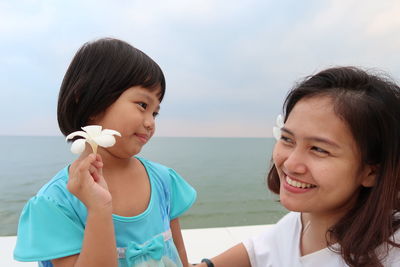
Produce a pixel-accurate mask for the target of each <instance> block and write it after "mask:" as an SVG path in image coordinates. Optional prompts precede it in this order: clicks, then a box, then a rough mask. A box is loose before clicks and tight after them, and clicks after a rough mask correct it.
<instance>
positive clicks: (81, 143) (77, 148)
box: [71, 139, 86, 154]
mask: <svg viewBox="0 0 400 267" xmlns="http://www.w3.org/2000/svg"><path fill="white" fill-rule="evenodd" d="M85 142H86V139H78V140H75V141H74V142H73V143H72V145H71V152H72V153H74V154H81V153H82V152H83V151H84V150H85Z"/></svg>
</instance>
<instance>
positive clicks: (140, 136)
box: [135, 133, 149, 143]
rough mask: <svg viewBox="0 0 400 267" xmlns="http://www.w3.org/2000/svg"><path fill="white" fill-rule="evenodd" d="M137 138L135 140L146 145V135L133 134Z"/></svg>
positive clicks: (147, 138)
mask: <svg viewBox="0 0 400 267" xmlns="http://www.w3.org/2000/svg"><path fill="white" fill-rule="evenodd" d="M135 135H136V136H137V138H138V139H139V140H140V141H141V142H142V143H146V142H147V140H149V137H148V135H147V134H137V133H136V134H135Z"/></svg>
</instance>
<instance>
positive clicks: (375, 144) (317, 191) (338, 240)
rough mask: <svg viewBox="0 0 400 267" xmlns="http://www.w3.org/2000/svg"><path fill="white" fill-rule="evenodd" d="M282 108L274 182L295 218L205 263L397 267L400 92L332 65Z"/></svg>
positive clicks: (399, 240)
mask: <svg viewBox="0 0 400 267" xmlns="http://www.w3.org/2000/svg"><path fill="white" fill-rule="evenodd" d="M284 110H285V113H284V124H283V122H282V124H283V125H280V128H281V129H280V133H279V132H278V137H279V140H278V142H277V143H276V145H275V148H274V152H273V163H274V164H273V166H272V168H271V170H270V172H269V174H268V186H269V188H270V189H271V190H272V191H273V192H274V193H276V194H279V197H280V202H281V203H282V205H283V206H284V207H285V208H287V209H288V210H290V211H291V212H290V213H289V214H287V215H286V216H284V217H283V218H282V219H281V220H280V221H279V222H278V223H277V224H275V225H273V226H268V227H267V229H266V231H265V232H264V233H263V234H261V235H259V236H256V237H254V238H251V239H249V240H247V241H245V242H244V243H242V244H239V245H237V246H235V247H233V248H231V249H230V250H228V251H226V252H225V253H223V254H221V255H219V256H217V257H215V258H214V259H212V260H211V261H210V260H207V259H204V260H203V261H204V263H202V264H201V265H200V266H204V267H205V266H215V267H235V266H236V267H246V266H253V267H265V266H271V267H285V266H287V267H296V266H310V267H311V266H324V267H325V266H327V267H330V266H331V267H336V266H400V248H399V247H400V230H399V227H400V216H399V215H400V213H399V208H400V88H399V87H398V86H397V85H396V84H394V83H393V82H391V81H389V80H387V79H386V78H383V77H379V76H377V75H373V74H369V73H367V72H365V71H363V70H360V69H357V68H351V67H342V68H332V69H327V70H324V71H322V72H320V73H318V74H316V75H314V76H311V77H309V78H307V79H306V80H304V81H303V82H302V83H300V84H299V85H298V86H297V87H296V88H294V89H293V90H292V91H291V92H290V93H289V95H288V97H287V98H286V101H285V105H284Z"/></svg>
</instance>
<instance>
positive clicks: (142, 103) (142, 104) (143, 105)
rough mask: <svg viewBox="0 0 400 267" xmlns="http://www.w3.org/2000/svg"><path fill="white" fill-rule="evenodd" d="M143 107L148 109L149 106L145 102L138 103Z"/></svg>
mask: <svg viewBox="0 0 400 267" xmlns="http://www.w3.org/2000/svg"><path fill="white" fill-rule="evenodd" d="M137 104H138V105H139V106H140V107H141V108H143V109H146V108H147V104H146V103H144V102H139V103H137Z"/></svg>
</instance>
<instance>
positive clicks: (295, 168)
mask: <svg viewBox="0 0 400 267" xmlns="http://www.w3.org/2000/svg"><path fill="white" fill-rule="evenodd" d="M283 167H284V168H285V170H286V171H287V172H289V173H297V174H303V173H305V172H306V171H307V165H306V155H305V153H303V152H302V151H301V150H300V149H299V148H295V149H294V150H292V151H291V152H290V153H289V154H288V156H287V158H286V159H285V161H284V162H283Z"/></svg>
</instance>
